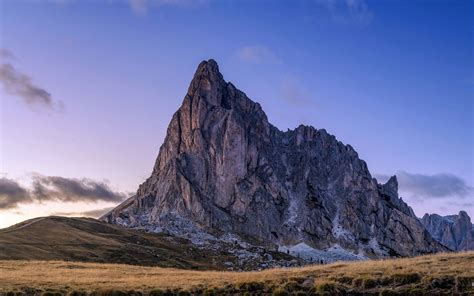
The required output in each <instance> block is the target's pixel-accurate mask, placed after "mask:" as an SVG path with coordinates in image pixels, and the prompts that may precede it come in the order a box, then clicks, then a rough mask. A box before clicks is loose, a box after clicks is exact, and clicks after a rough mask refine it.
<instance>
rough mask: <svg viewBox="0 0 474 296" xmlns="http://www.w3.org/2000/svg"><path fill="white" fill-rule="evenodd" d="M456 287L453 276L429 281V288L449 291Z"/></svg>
mask: <svg viewBox="0 0 474 296" xmlns="http://www.w3.org/2000/svg"><path fill="white" fill-rule="evenodd" d="M455 285H456V279H455V278H454V277H453V276H445V277H440V278H433V279H431V287H432V288H435V289H442V290H450V289H452V288H453V287H454V286H455Z"/></svg>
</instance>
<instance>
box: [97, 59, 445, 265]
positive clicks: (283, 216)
mask: <svg viewBox="0 0 474 296" xmlns="http://www.w3.org/2000/svg"><path fill="white" fill-rule="evenodd" d="M397 192H398V183H397V179H396V177H395V176H394V177H392V178H391V179H390V180H389V181H388V182H387V183H386V184H383V185H381V184H378V183H377V180H376V179H374V178H372V176H371V175H370V172H369V170H368V168H367V165H366V163H365V162H364V161H363V160H361V159H360V158H359V157H358V154H357V152H356V151H355V150H354V149H353V148H352V147H351V146H350V145H344V144H343V143H341V142H340V141H338V140H337V139H336V138H335V137H334V136H333V135H330V134H329V133H327V132H326V130H324V129H316V128H314V127H311V126H304V125H300V126H299V127H297V128H296V129H294V130H288V131H286V132H283V131H280V130H278V129H277V128H276V127H274V126H273V125H271V124H270V123H269V122H268V119H267V116H266V115H265V113H264V112H263V110H262V108H261V106H260V105H259V104H258V103H256V102H253V101H252V100H250V99H249V98H248V97H247V96H246V95H245V94H244V93H243V92H241V91H240V90H238V89H237V88H236V87H235V86H234V85H233V84H232V83H230V82H226V81H224V79H223V77H222V75H221V73H220V72H219V69H218V65H217V63H216V62H215V61H214V60H209V61H203V62H202V63H201V64H200V65H199V67H198V69H197V71H196V73H195V76H194V79H193V80H192V82H191V84H190V86H189V89H188V92H187V94H186V96H185V98H184V101H183V103H182V105H181V107H180V108H179V110H178V111H177V112H176V113H175V114H174V115H173V118H172V120H171V122H170V124H169V127H168V130H167V135H166V138H165V140H164V143H163V145H162V146H161V148H160V152H159V155H158V158H157V160H156V163H155V166H154V169H153V172H152V174H151V176H150V177H149V178H148V179H147V180H146V181H145V182H144V183H143V184H142V185H140V187H139V189H138V191H137V194H136V195H135V196H134V197H132V198H130V199H129V200H127V201H126V202H124V203H123V204H122V205H120V206H119V207H117V208H116V209H114V210H113V211H111V212H110V213H108V214H107V215H105V216H104V217H103V218H102V219H104V220H106V221H108V222H110V223H117V224H122V225H125V226H128V227H138V228H140V227H142V228H146V229H148V230H152V231H153V230H156V231H162V230H163V229H166V228H167V227H168V226H170V225H176V223H175V221H179V225H184V226H183V227H187V226H186V225H188V226H189V225H192V226H191V227H192V228H193V229H194V227H198V228H199V229H202V230H203V231H205V232H206V233H211V234H213V235H217V236H218V235H221V234H223V233H232V234H235V235H238V236H239V237H241V238H242V239H244V240H247V241H250V242H252V243H254V244H260V245H268V246H288V247H290V246H295V245H298V244H302V243H303V244H304V245H305V246H309V247H311V248H314V249H318V250H322V249H328V248H332V247H337V248H341V249H343V250H348V251H350V252H353V253H354V254H357V255H360V256H368V257H380V256H390V255H392V256H409V255H415V254H423V253H430V252H436V251H440V250H444V247H443V246H441V245H440V244H439V243H437V242H436V241H434V240H433V239H432V237H431V236H430V234H429V233H428V232H427V231H426V230H425V228H424V227H423V225H422V224H421V223H420V221H419V220H418V219H417V218H416V217H415V215H414V214H413V211H412V210H411V208H410V207H409V206H408V205H407V204H406V203H405V202H403V200H402V199H401V198H399V196H398V193H397Z"/></svg>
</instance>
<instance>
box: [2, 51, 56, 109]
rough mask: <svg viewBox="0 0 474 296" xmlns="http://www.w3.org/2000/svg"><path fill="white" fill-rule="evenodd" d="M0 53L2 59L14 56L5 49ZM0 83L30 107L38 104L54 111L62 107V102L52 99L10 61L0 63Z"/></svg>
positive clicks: (6, 90)
mask: <svg viewBox="0 0 474 296" xmlns="http://www.w3.org/2000/svg"><path fill="white" fill-rule="evenodd" d="M0 55H1V57H2V60H6V59H9V60H11V59H14V58H15V56H14V54H13V53H12V52H11V51H9V50H7V49H1V51H0ZM0 83H1V84H2V85H3V88H4V90H5V92H7V93H9V94H11V95H14V96H17V97H20V98H21V99H22V100H23V102H24V103H26V104H27V105H28V106H30V107H36V106H39V107H42V108H46V109H50V110H55V111H62V109H63V104H62V102H60V101H57V102H56V101H54V100H53V98H52V96H51V94H50V93H49V92H48V91H47V90H46V89H44V88H42V87H40V86H38V85H36V84H35V83H33V80H32V78H31V77H30V76H29V75H27V74H24V73H21V72H20V71H18V70H17V69H16V68H15V67H14V66H13V65H12V64H11V63H8V62H2V64H0Z"/></svg>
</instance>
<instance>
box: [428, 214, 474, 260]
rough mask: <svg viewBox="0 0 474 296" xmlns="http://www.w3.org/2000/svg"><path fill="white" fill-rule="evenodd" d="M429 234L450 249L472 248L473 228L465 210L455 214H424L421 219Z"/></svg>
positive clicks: (473, 248)
mask: <svg viewBox="0 0 474 296" xmlns="http://www.w3.org/2000/svg"><path fill="white" fill-rule="evenodd" d="M421 221H422V223H423V225H424V226H425V227H426V229H427V230H428V231H429V232H430V234H431V235H432V236H433V237H434V238H435V239H436V240H437V241H439V242H440V243H442V244H443V245H445V246H447V247H449V248H450V249H452V250H455V251H459V250H474V228H473V225H472V223H471V218H470V217H469V215H468V214H467V213H466V212H465V211H460V212H459V214H457V215H448V216H444V217H443V216H440V215H438V214H425V215H424V216H423V218H422V219H421Z"/></svg>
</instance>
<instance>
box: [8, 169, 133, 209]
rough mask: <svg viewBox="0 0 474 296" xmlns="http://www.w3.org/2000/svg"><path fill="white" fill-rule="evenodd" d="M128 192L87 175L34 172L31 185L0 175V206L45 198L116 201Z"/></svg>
mask: <svg viewBox="0 0 474 296" xmlns="http://www.w3.org/2000/svg"><path fill="white" fill-rule="evenodd" d="M128 195H129V194H128V193H123V192H117V191H114V190H113V189H111V188H110V186H109V185H108V184H106V183H105V182H100V181H95V180H91V179H87V178H83V179H76V178H63V177H57V176H42V175H36V176H35V177H34V178H33V183H32V189H28V188H26V187H23V186H22V185H20V184H19V183H18V182H16V181H15V180H11V179H7V178H1V179H0V210H8V209H14V208H17V207H18V206H19V205H20V204H29V203H34V202H36V203H43V202H49V201H60V202H87V203H91V202H99V201H103V202H113V203H118V202H121V201H123V200H124V199H126V198H127V197H128Z"/></svg>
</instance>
